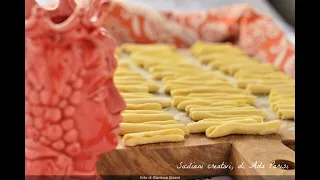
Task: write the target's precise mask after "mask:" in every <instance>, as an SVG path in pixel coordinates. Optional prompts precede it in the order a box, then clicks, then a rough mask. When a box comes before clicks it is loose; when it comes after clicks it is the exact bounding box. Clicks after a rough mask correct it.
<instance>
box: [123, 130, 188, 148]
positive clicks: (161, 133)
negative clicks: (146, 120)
mask: <svg viewBox="0 0 320 180" xmlns="http://www.w3.org/2000/svg"><path fill="white" fill-rule="evenodd" d="M184 136H185V134H184V131H183V130H181V129H177V128H174V129H165V130H158V131H149V132H141V133H130V134H126V135H124V136H123V138H122V142H123V144H124V145H125V146H136V145H142V144H151V143H162V142H179V141H183V140H184Z"/></svg>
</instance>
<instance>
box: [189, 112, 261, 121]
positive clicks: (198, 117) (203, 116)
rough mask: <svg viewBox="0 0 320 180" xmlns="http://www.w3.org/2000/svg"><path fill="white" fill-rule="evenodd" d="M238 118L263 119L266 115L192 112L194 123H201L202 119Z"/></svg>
mask: <svg viewBox="0 0 320 180" xmlns="http://www.w3.org/2000/svg"><path fill="white" fill-rule="evenodd" d="M238 116H243V117H250V116H260V117H262V118H264V117H265V114H261V115H259V114H225V115H223V114H218V115H217V114H212V113H209V112H203V111H198V112H192V113H191V116H190V117H191V119H192V120H194V121H199V120H202V119H208V118H212V119H226V118H232V117H238Z"/></svg>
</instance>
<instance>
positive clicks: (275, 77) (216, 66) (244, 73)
mask: <svg viewBox="0 0 320 180" xmlns="http://www.w3.org/2000/svg"><path fill="white" fill-rule="evenodd" d="M191 52H192V54H193V55H194V56H195V57H196V59H197V60H198V61H200V62H201V63H202V64H206V65H207V66H209V67H210V68H211V69H212V70H218V71H220V72H222V73H224V74H226V75H231V76H233V77H234V78H235V79H236V83H237V87H238V88H241V89H245V90H247V91H249V92H250V93H252V94H256V95H264V94H270V92H272V91H281V92H287V91H290V92H291V93H293V94H294V89H295V80H294V79H293V78H291V77H290V76H288V75H286V74H284V73H283V72H281V71H279V70H278V68H277V67H275V66H274V65H272V64H268V63H261V62H259V61H257V60H256V59H254V58H252V57H249V56H247V55H246V54H245V53H243V52H242V51H241V50H239V49H237V48H236V47H234V46H232V45H230V44H212V43H201V42H197V43H196V44H194V45H193V46H192V47H191ZM270 98H271V97H270ZM290 100H291V101H293V104H294V95H293V97H292V98H291V99H290ZM272 103H280V102H272ZM291 105H292V104H291ZM270 107H272V104H271V103H270ZM274 110H275V109H274ZM275 112H276V114H277V115H278V118H279V119H294V108H293V109H290V111H287V110H285V111H282V110H281V112H284V113H281V112H278V111H275Z"/></svg>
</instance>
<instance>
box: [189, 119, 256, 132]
mask: <svg viewBox="0 0 320 180" xmlns="http://www.w3.org/2000/svg"><path fill="white" fill-rule="evenodd" d="M229 122H239V123H257V121H256V120H254V119H242V120H232V121H199V122H194V123H189V124H187V128H188V130H189V132H190V133H203V132H206V130H207V129H208V128H209V127H211V126H219V125H221V124H225V123H229Z"/></svg>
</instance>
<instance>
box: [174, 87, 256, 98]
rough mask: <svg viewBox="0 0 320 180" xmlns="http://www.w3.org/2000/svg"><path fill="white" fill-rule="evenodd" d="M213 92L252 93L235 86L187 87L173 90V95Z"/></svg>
mask: <svg viewBox="0 0 320 180" xmlns="http://www.w3.org/2000/svg"><path fill="white" fill-rule="evenodd" d="M213 92H219V93H227V94H234V93H245V94H250V91H245V90H243V89H235V88H210V89H208V88H197V87H193V88H186V89H176V90H173V91H171V93H170V94H171V95H172V96H180V95H184V96H186V95H188V94H190V93H213Z"/></svg>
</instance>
